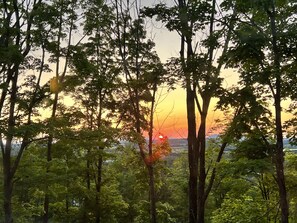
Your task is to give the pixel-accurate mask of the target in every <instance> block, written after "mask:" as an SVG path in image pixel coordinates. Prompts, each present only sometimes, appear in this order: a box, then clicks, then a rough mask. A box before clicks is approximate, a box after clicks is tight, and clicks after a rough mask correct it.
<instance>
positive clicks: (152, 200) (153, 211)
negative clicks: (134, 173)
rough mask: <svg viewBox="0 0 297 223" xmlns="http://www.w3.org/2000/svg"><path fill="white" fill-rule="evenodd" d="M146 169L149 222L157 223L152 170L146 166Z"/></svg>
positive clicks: (150, 166)
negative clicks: (148, 191)
mask: <svg viewBox="0 0 297 223" xmlns="http://www.w3.org/2000/svg"><path fill="white" fill-rule="evenodd" d="M147 169H148V174H149V190H150V215H151V221H150V222H151V223H157V211H156V192H155V178H154V168H153V166H152V165H148V166H147Z"/></svg>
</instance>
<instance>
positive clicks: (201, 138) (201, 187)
mask: <svg viewBox="0 0 297 223" xmlns="http://www.w3.org/2000/svg"><path fill="white" fill-rule="evenodd" d="M206 117H207V116H206V114H202V115H201V118H200V120H201V123H200V127H199V132H198V144H199V145H198V146H199V156H198V157H199V181H198V197H197V200H198V207H197V208H198V212H197V214H198V221H197V222H198V223H204V214H205V201H206V198H205V180H206V171H205V147H206V133H205V132H206Z"/></svg>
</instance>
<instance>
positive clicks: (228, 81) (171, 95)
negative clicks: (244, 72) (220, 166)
mask: <svg viewBox="0 0 297 223" xmlns="http://www.w3.org/2000/svg"><path fill="white" fill-rule="evenodd" d="M148 30H149V31H148V33H149V34H151V37H153V40H154V42H155V44H156V47H155V49H156V51H157V53H158V55H159V57H160V59H161V61H162V62H163V63H165V62H166V61H167V60H168V59H169V58H171V57H178V56H179V47H180V38H179V36H178V34H177V33H176V32H169V31H168V30H167V29H166V28H165V27H162V25H161V24H149V29H148ZM149 37H150V35H149ZM222 77H224V78H225V79H224V82H223V85H224V87H230V86H231V85H234V84H236V82H237V81H238V74H237V73H236V71H235V70H232V69H226V70H223V72H222ZM159 95H162V96H161V100H160V101H161V102H160V103H159V104H158V106H157V108H156V112H155V123H154V125H155V132H156V134H158V133H162V134H164V135H166V136H167V137H169V138H187V117H186V114H187V113H186V92H185V89H182V88H180V87H177V89H175V90H173V91H169V92H168V91H167V90H166V89H161V91H160V92H159ZM216 101H217V100H215V99H213V100H212V103H211V107H210V113H209V115H208V119H207V122H208V125H207V129H208V131H207V133H208V134H209V135H211V134H213V133H214V132H213V131H212V129H213V128H214V127H215V125H216V122H215V120H216V119H220V118H222V115H223V114H222V112H220V111H214V107H215V104H216ZM197 117H198V114H197Z"/></svg>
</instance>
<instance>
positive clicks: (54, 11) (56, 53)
mask: <svg viewBox="0 0 297 223" xmlns="http://www.w3.org/2000/svg"><path fill="white" fill-rule="evenodd" d="M77 7H78V2H77V1H75V0H71V1H63V0H62V1H59V0H58V1H54V2H52V4H48V5H44V7H43V8H42V9H43V11H44V12H45V13H47V14H49V15H51V16H52V18H51V19H50V20H47V21H46V22H47V24H48V27H49V28H48V29H49V30H50V31H49V30H47V31H48V32H45V35H46V36H43V38H47V39H46V45H45V47H46V49H47V50H48V51H49V53H50V54H51V56H50V61H51V62H54V63H55V77H54V78H52V79H51V81H50V91H51V93H52V94H53V95H54V98H53V101H52V110H51V118H50V119H49V123H48V142H47V147H48V150H47V156H46V159H47V162H48V164H49V168H48V170H47V173H48V172H49V171H50V163H51V160H52V155H51V150H52V145H53V141H54V134H55V119H56V113H57V109H58V100H59V93H60V92H61V90H62V83H63V81H64V78H65V75H66V73H67V68H68V63H69V57H70V45H71V42H72V35H73V30H75V28H76V25H75V22H76V20H77V14H76V10H77ZM53 18H54V19H53ZM65 38H66V40H65ZM63 44H66V47H63ZM62 58H63V59H64V60H65V63H64V64H63V65H61V62H62V61H61V60H62ZM49 203H50V201H49V195H48V193H47V192H46V193H45V197H44V216H43V222H45V223H46V222H48V220H49V217H50V216H49Z"/></svg>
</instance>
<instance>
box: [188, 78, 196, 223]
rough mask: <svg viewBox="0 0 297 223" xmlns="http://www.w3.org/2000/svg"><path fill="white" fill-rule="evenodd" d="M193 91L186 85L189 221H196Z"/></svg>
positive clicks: (192, 222)
mask: <svg viewBox="0 0 297 223" xmlns="http://www.w3.org/2000/svg"><path fill="white" fill-rule="evenodd" d="M194 94H195V92H194V91H193V90H192V89H191V86H190V83H189V84H188V85H187V121H188V162H189V174H190V176H189V194H188V195H189V222H190V223H197V214H198V213H197V208H198V206H197V201H198V194H197V188H198V184H197V182H198V147H197V139H196V115H195V95H194Z"/></svg>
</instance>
